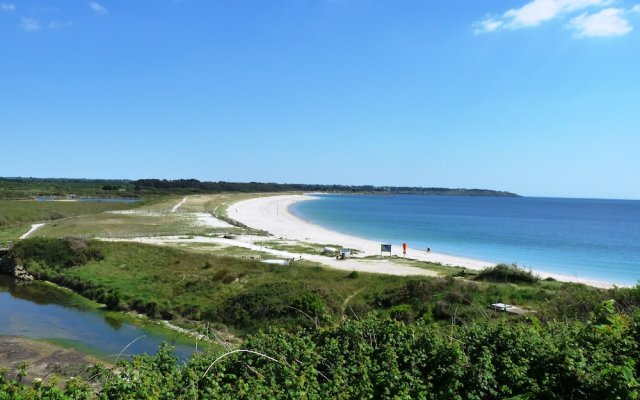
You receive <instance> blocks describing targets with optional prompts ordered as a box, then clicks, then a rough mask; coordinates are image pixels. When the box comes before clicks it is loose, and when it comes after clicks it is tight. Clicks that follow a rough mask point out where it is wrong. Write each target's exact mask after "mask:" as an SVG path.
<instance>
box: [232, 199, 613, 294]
mask: <svg viewBox="0 0 640 400" xmlns="http://www.w3.org/2000/svg"><path fill="white" fill-rule="evenodd" d="M314 199H317V198H316V197H313V193H309V194H303V195H275V196H268V197H259V198H253V199H249V200H243V201H240V202H238V203H234V204H232V205H231V206H230V207H229V208H228V212H229V215H230V216H231V217H233V218H234V219H236V220H238V221H239V222H242V223H243V224H245V225H247V226H250V227H253V228H257V229H261V230H265V231H267V232H269V233H271V234H272V235H274V236H276V237H280V238H283V239H289V240H299V241H305V242H310V243H319V244H326V245H330V244H334V245H340V246H343V247H347V248H353V249H356V250H359V251H360V254H359V255H358V257H366V256H373V255H379V254H380V243H379V242H377V241H373V240H369V239H365V238H361V237H356V236H352V235H348V234H344V233H340V232H336V231H333V230H330V229H327V228H324V227H322V226H319V225H317V224H313V223H311V222H309V221H305V220H304V219H302V218H299V217H298V216H296V215H294V214H293V213H292V212H291V211H289V207H290V206H291V205H292V204H294V203H297V202H300V201H310V200H314ZM392 245H393V246H392V250H393V251H392V254H393V255H396V256H402V251H401V246H400V245H399V244H396V243H392ZM406 257H407V258H408V259H413V260H418V261H426V262H432V263H439V264H442V265H447V266H459V267H465V268H469V269H474V270H481V269H483V268H486V267H490V266H493V265H495V263H492V262H488V261H483V260H477V259H473V258H467V257H461V256H454V255H448V254H443V253H437V252H429V253H427V252H426V251H423V250H418V249H412V248H408V249H407V254H406ZM533 272H534V273H535V274H538V275H539V276H540V277H541V278H553V279H556V280H558V281H563V282H576V283H583V284H586V285H590V286H594V287H597V288H603V289H606V288H611V287H613V286H618V287H622V286H625V285H619V284H615V283H612V282H602V281H595V280H589V279H582V278H577V277H574V276H568V275H563V274H557V273H553V272H547V271H543V270H539V269H533Z"/></svg>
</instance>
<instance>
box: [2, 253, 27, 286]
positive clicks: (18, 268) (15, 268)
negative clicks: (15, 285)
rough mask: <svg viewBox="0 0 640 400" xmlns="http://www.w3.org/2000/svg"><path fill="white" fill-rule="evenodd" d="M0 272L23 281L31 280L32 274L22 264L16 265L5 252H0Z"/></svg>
mask: <svg viewBox="0 0 640 400" xmlns="http://www.w3.org/2000/svg"><path fill="white" fill-rule="evenodd" d="M0 274H5V275H11V276H13V277H14V278H16V279H20V280H23V281H32V280H33V276H32V275H31V274H29V273H28V272H27V270H26V269H24V267H23V266H22V265H17V264H16V263H15V261H14V260H13V259H12V258H11V257H10V256H9V255H8V253H7V252H0Z"/></svg>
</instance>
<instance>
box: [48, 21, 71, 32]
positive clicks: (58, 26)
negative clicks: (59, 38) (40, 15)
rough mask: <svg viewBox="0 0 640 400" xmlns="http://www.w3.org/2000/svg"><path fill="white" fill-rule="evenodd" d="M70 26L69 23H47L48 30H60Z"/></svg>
mask: <svg viewBox="0 0 640 400" xmlns="http://www.w3.org/2000/svg"><path fill="white" fill-rule="evenodd" d="M69 26H71V21H51V22H49V29H54V30H60V29H63V28H66V27H69Z"/></svg>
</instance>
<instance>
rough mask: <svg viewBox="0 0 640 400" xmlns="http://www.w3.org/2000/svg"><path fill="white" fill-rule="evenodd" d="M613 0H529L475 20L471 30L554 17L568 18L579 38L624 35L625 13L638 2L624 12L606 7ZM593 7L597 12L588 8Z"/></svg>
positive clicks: (493, 29)
mask: <svg viewBox="0 0 640 400" xmlns="http://www.w3.org/2000/svg"><path fill="white" fill-rule="evenodd" d="M613 2H614V0H532V1H530V2H529V3H527V4H525V5H524V6H522V7H520V8H512V9H509V10H507V11H505V12H503V13H502V14H498V15H488V16H486V17H485V18H483V19H481V20H478V21H476V22H475V23H474V24H473V32H474V33H475V34H483V33H490V32H496V31H499V30H504V29H510V30H515V29H523V28H531V27H535V26H538V25H541V24H542V23H544V22H548V21H551V20H554V19H559V18H571V20H570V21H569V25H568V26H570V27H571V28H572V29H574V30H575V31H576V36H578V37H592V36H615V35H624V34H626V33H628V32H630V31H631V30H633V28H632V27H631V24H630V23H629V21H628V20H627V19H626V18H625V15H626V14H627V13H628V12H633V11H640V4H639V5H635V6H634V7H633V8H631V9H629V11H628V12H627V11H625V10H624V9H621V8H613V7H608V6H610V5H611V4H613ZM607 7H608V8H607ZM592 9H596V10H597V11H596V12H593V11H590V10H592ZM578 13H581V14H579V15H578Z"/></svg>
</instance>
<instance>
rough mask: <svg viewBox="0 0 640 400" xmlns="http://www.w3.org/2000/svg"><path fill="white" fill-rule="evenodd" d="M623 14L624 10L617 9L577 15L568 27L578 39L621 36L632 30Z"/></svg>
mask: <svg viewBox="0 0 640 400" xmlns="http://www.w3.org/2000/svg"><path fill="white" fill-rule="evenodd" d="M634 8H635V7H634ZM623 14H624V10H621V9H619V8H606V9H604V10H602V11H599V12H597V13H595V14H587V13H584V14H582V15H579V16H577V17H575V18H573V19H571V21H570V22H569V26H571V27H572V28H573V29H575V31H576V35H577V36H578V37H606V36H621V35H625V34H627V33H629V32H631V31H632V30H633V28H632V27H631V24H630V23H629V21H627V20H626V19H625V18H624V17H623Z"/></svg>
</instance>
